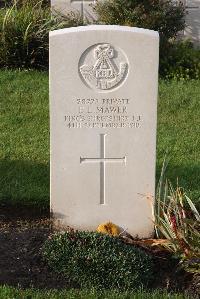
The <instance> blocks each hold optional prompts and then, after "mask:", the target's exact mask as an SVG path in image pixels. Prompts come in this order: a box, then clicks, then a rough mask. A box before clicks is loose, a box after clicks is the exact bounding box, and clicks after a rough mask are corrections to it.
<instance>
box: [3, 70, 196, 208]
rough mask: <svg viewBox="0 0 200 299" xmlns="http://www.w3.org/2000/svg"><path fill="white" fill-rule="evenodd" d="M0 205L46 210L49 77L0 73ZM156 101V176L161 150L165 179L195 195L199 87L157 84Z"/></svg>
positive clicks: (192, 84) (188, 83)
mask: <svg viewBox="0 0 200 299" xmlns="http://www.w3.org/2000/svg"><path fill="white" fill-rule="evenodd" d="M0 86H1V91H0V105H1V122H0V140H1V148H0V175H1V176H0V201H6V202H11V203H17V204H31V205H33V204H35V205H37V206H41V207H47V206H48V205H49V111H48V74H47V73H46V72H36V71H8V70H1V71H0ZM159 95H160V97H159V101H158V137H157V177H158V175H159V173H160V169H161V165H162V162H163V158H164V155H165V153H166V151H167V150H168V151H169V156H170V157H171V161H170V164H169V167H168V171H167V176H168V177H169V179H171V181H172V183H173V184H175V183H176V181H177V178H179V185H180V186H182V187H184V188H185V189H186V190H187V191H188V195H189V197H191V199H192V200H194V202H196V203H197V201H198V198H199V195H200V184H199V171H200V138H199V128H200V118H199V110H200V82H199V81H192V80H191V81H179V82H176V81H170V82H167V81H166V82H165V81H161V82H160V85H159Z"/></svg>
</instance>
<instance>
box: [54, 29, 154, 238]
mask: <svg viewBox="0 0 200 299" xmlns="http://www.w3.org/2000/svg"><path fill="white" fill-rule="evenodd" d="M158 48H159V38H158V34H157V32H154V31H150V30H145V29H139V28H130V27H120V26H100V25H98V26H87V27H78V28H70V29H62V30H58V31H54V32H51V33H50V98H51V104H50V113H51V208H52V211H53V213H54V217H55V219H56V220H57V221H60V224H62V225H69V226H71V227H74V228H76V229H82V230H95V229H96V228H97V226H98V225H99V224H100V223H102V222H106V221H112V222H114V223H116V224H117V225H119V226H121V227H123V228H124V229H127V231H128V232H129V233H131V234H133V235H134V236H135V235H138V236H140V237H149V236H150V235H151V234H152V232H153V222H152V207H151V205H150V202H149V200H148V199H147V195H152V196H154V189H155V159H156V110H157V81H158Z"/></svg>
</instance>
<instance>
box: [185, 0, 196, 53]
mask: <svg viewBox="0 0 200 299" xmlns="http://www.w3.org/2000/svg"><path fill="white" fill-rule="evenodd" d="M184 2H185V6H186V11H187V15H186V20H185V22H186V28H185V31H184V35H185V37H186V38H188V39H190V40H191V41H192V42H193V43H194V45H195V46H198V47H199V46H200V0H184Z"/></svg>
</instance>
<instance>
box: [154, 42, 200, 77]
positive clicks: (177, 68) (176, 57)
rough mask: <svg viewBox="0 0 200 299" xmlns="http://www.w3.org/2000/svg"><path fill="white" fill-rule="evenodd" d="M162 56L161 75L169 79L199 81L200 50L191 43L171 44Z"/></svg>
mask: <svg viewBox="0 0 200 299" xmlns="http://www.w3.org/2000/svg"><path fill="white" fill-rule="evenodd" d="M164 52H165V54H166V55H161V60H160V75H161V76H162V77H164V78H167V79H199V78H200V50H199V49H195V48H194V46H193V45H192V43H191V42H190V41H188V40H187V41H178V42H173V43H170V44H169V45H168V46H167V48H166V49H165V51H164Z"/></svg>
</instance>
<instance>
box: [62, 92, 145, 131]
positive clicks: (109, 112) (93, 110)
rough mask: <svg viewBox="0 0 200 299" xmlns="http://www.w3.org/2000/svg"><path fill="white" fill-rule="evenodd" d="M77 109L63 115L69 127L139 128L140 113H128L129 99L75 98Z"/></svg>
mask: <svg viewBox="0 0 200 299" xmlns="http://www.w3.org/2000/svg"><path fill="white" fill-rule="evenodd" d="M75 101H76V104H77V110H76V111H75V113H74V114H70V115H65V116H64V120H65V122H66V125H67V127H68V128H69V129H72V128H74V129H81V128H116V129H117V128H131V129H133V128H136V129H138V128H140V127H141V122H142V116H141V114H138V113H135V114H133V113H132V112H131V113H130V114H129V104H130V102H131V100H130V99H126V98H116V99H115V98H95V99H93V98H91V99H90V98H88V99H85V98H83V99H76V100H75Z"/></svg>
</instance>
